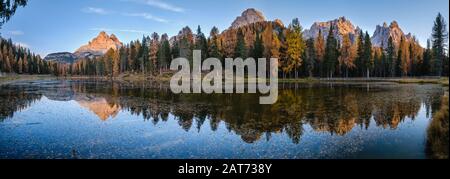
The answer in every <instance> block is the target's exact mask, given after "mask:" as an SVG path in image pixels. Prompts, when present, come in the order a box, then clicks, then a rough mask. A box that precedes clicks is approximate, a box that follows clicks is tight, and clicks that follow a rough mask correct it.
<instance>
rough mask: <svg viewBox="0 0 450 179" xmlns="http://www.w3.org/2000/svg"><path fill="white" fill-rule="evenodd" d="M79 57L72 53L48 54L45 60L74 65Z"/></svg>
mask: <svg viewBox="0 0 450 179" xmlns="http://www.w3.org/2000/svg"><path fill="white" fill-rule="evenodd" d="M76 59H77V57H76V56H75V55H74V54H72V53H70V52H60V53H51V54H48V55H47V56H46V57H45V58H44V60H46V61H54V62H58V63H73V62H74V61H75V60H76Z"/></svg>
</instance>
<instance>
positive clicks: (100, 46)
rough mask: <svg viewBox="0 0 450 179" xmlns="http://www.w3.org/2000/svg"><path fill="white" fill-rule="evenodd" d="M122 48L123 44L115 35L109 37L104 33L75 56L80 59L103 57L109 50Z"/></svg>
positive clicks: (79, 50)
mask: <svg viewBox="0 0 450 179" xmlns="http://www.w3.org/2000/svg"><path fill="white" fill-rule="evenodd" d="M122 46H123V43H122V42H120V41H119V39H118V38H117V37H116V36H115V35H114V34H112V35H111V36H109V35H108V34H107V33H106V32H104V31H102V32H100V34H98V36H97V37H96V38H94V39H93V40H92V41H90V42H89V43H88V44H87V45H83V46H81V47H80V48H79V49H78V50H77V51H75V53H74V54H75V56H77V57H78V58H84V57H88V58H89V57H93V56H102V55H104V54H105V53H106V52H107V51H108V50H109V49H114V50H117V49H119V48H120V47H122Z"/></svg>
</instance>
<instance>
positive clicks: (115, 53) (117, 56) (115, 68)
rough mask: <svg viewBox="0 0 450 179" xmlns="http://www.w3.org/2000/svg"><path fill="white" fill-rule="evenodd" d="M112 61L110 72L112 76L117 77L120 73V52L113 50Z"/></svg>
mask: <svg viewBox="0 0 450 179" xmlns="http://www.w3.org/2000/svg"><path fill="white" fill-rule="evenodd" d="M112 63H113V70H112V74H113V76H114V77H118V76H119V74H120V54H119V51H118V50H113V56H112Z"/></svg>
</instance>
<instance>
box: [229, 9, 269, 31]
mask: <svg viewBox="0 0 450 179" xmlns="http://www.w3.org/2000/svg"><path fill="white" fill-rule="evenodd" d="M262 21H266V18H265V17H264V15H263V13H262V12H260V11H258V10H256V9H254V8H249V9H246V10H245V11H244V12H242V15H241V16H239V17H237V18H236V20H234V22H233V24H232V25H231V28H232V29H237V28H239V27H242V26H245V25H248V24H252V23H255V22H262Z"/></svg>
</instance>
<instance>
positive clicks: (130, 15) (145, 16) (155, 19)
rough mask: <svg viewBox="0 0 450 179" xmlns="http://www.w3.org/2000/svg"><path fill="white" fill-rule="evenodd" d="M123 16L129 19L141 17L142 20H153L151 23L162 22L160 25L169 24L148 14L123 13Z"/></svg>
mask: <svg viewBox="0 0 450 179" xmlns="http://www.w3.org/2000/svg"><path fill="white" fill-rule="evenodd" d="M123 15H124V16H129V17H141V18H144V19H148V20H153V21H156V22H162V23H168V22H169V21H168V20H166V19H163V18H160V17H156V16H153V15H151V14H149V13H145V12H144V13H124V14H123Z"/></svg>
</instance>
